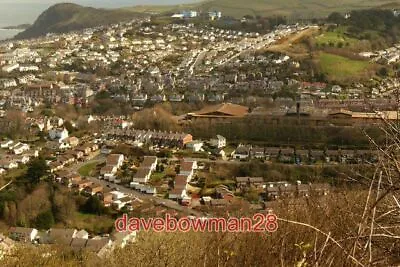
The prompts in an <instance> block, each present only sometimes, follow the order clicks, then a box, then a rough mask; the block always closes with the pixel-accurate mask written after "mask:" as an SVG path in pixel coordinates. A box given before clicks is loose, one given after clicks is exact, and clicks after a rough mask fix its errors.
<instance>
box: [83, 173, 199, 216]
mask: <svg viewBox="0 0 400 267" xmlns="http://www.w3.org/2000/svg"><path fill="white" fill-rule="evenodd" d="M87 179H89V180H90V181H91V182H94V183H97V184H100V185H102V186H103V187H104V188H105V187H109V188H116V189H117V190H118V191H120V192H122V193H125V194H127V195H130V196H132V197H135V198H138V199H139V200H147V201H152V202H154V203H156V204H158V205H162V206H164V207H167V208H170V209H174V210H176V211H180V212H183V213H185V214H186V215H193V216H197V217H203V214H202V213H201V212H198V211H195V210H192V209H191V208H188V207H184V206H181V205H179V204H178V203H177V202H175V201H172V200H169V199H164V198H160V197H156V196H153V195H147V194H143V193H140V192H138V191H136V190H134V189H131V188H127V187H124V186H121V185H117V184H114V183H110V182H108V181H105V180H100V179H98V178H95V177H88V178H87Z"/></svg>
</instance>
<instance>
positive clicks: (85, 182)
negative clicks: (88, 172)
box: [74, 180, 93, 192]
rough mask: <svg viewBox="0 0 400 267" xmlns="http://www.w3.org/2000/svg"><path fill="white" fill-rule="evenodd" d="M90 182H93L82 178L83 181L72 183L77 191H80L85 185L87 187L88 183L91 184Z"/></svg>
mask: <svg viewBox="0 0 400 267" xmlns="http://www.w3.org/2000/svg"><path fill="white" fill-rule="evenodd" d="M92 184H93V182H91V181H87V180H83V181H80V182H78V183H77V184H74V187H75V188H76V189H77V190H78V191H79V192H81V191H82V190H84V189H85V188H86V187H88V186H90V185H92Z"/></svg>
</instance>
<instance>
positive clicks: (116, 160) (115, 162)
mask: <svg viewBox="0 0 400 267" xmlns="http://www.w3.org/2000/svg"><path fill="white" fill-rule="evenodd" d="M124 160H125V157H124V155H123V154H111V155H108V156H107V161H106V162H107V165H112V166H116V167H117V169H118V168H121V167H122V165H123V164H124Z"/></svg>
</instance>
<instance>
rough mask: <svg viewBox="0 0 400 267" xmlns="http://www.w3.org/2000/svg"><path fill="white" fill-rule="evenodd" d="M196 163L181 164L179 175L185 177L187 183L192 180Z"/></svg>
mask: <svg viewBox="0 0 400 267" xmlns="http://www.w3.org/2000/svg"><path fill="white" fill-rule="evenodd" d="M196 165H197V162H182V163H181V168H180V171H179V175H184V176H186V177H187V180H188V182H189V181H190V180H192V178H193V174H194V169H195V168H196V167H197V166H196Z"/></svg>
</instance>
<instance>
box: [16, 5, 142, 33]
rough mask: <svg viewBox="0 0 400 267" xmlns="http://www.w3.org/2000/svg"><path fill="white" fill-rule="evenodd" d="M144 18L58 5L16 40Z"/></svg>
mask: <svg viewBox="0 0 400 267" xmlns="http://www.w3.org/2000/svg"><path fill="white" fill-rule="evenodd" d="M138 16H143V14H141V13H137V12H132V11H128V10H122V9H96V8H91V7H83V6H80V5H76V4H57V5H54V6H51V7H50V8H48V9H47V10H46V11H44V12H43V13H42V14H41V15H40V16H39V17H38V18H37V20H36V21H35V23H34V24H33V25H32V26H31V27H29V28H28V29H26V30H25V31H23V32H21V33H19V34H18V35H17V36H16V37H15V38H16V39H27V38H34V37H39V36H42V35H46V34H47V33H63V32H68V31H74V30H80V29H84V28H90V27H96V26H99V25H106V24H112V23H118V22H120V21H124V20H129V19H133V18H135V17H138Z"/></svg>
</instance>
